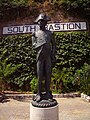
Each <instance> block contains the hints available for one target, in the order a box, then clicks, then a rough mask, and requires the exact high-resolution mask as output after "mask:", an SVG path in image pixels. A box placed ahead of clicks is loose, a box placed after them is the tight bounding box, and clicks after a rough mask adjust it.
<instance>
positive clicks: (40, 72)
mask: <svg viewBox="0 0 90 120" xmlns="http://www.w3.org/2000/svg"><path fill="white" fill-rule="evenodd" d="M37 75H38V95H39V96H40V97H41V88H42V79H43V61H41V60H38V61H37Z"/></svg>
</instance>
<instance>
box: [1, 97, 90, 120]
mask: <svg viewBox="0 0 90 120" xmlns="http://www.w3.org/2000/svg"><path fill="white" fill-rule="evenodd" d="M57 101H58V103H59V120H90V103H88V102H85V101H83V100H82V99H81V98H79V97H76V98H57ZM29 116H30V102H29V101H17V100H14V99H8V100H7V101H6V102H4V103H0V120H30V117H29Z"/></svg>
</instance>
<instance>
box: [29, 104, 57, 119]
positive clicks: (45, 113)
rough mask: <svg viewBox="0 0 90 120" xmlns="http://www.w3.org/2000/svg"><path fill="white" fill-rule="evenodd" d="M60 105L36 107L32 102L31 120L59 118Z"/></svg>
mask: <svg viewBox="0 0 90 120" xmlns="http://www.w3.org/2000/svg"><path fill="white" fill-rule="evenodd" d="M58 114H59V111H58V105H56V106H54V107H48V108H39V107H34V106H33V105H32V104H31V103H30V120H59V115H58Z"/></svg>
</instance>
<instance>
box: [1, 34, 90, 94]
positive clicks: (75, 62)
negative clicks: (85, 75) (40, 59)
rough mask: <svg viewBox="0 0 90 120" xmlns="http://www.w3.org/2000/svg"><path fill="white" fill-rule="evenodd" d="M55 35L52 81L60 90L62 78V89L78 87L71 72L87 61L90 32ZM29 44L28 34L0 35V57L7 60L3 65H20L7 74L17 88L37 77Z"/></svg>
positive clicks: (89, 60) (33, 52)
mask: <svg viewBox="0 0 90 120" xmlns="http://www.w3.org/2000/svg"><path fill="white" fill-rule="evenodd" d="M54 35H55V41H56V48H57V53H56V65H55V68H54V70H53V74H52V82H53V83H54V85H55V87H56V88H55V89H56V91H58V92H60V89H61V88H60V82H61V81H63V85H62V87H63V88H62V90H61V91H62V92H65V91H67V92H69V91H70V90H74V89H73V88H75V89H78V85H77V86H76V85H74V84H73V81H74V77H73V75H74V74H75V71H76V70H77V69H79V68H81V67H82V66H83V65H84V63H88V64H90V34H89V33H87V32H70V33H67V32H65V33H55V34H54ZM31 44H32V43H31V35H30V34H28V35H27V34H25V35H14V36H7V37H0V60H1V61H2V62H4V60H7V62H6V63H4V64H5V66H7V68H8V69H9V68H13V67H15V65H20V64H21V65H20V67H19V68H18V69H16V70H15V69H14V70H15V72H14V74H12V75H10V76H9V78H10V79H7V81H8V82H9V83H14V84H17V85H18V86H19V87H20V88H23V87H24V86H25V85H28V86H29V85H31V84H30V82H31V80H32V79H34V78H36V53H35V51H34V50H33V49H32V45H31ZM0 67H1V66H0ZM11 71H12V70H11ZM33 83H34V82H33ZM33 86H34V85H33ZM35 88H36V87H35ZM29 89H30V86H29ZM29 89H28V90H29ZM31 89H33V88H31Z"/></svg>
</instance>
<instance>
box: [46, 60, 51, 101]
mask: <svg viewBox="0 0 90 120" xmlns="http://www.w3.org/2000/svg"><path fill="white" fill-rule="evenodd" d="M45 72H46V74H45V75H46V76H45V89H46V95H47V98H48V99H50V83H51V59H50V58H49V59H46V62H45Z"/></svg>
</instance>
